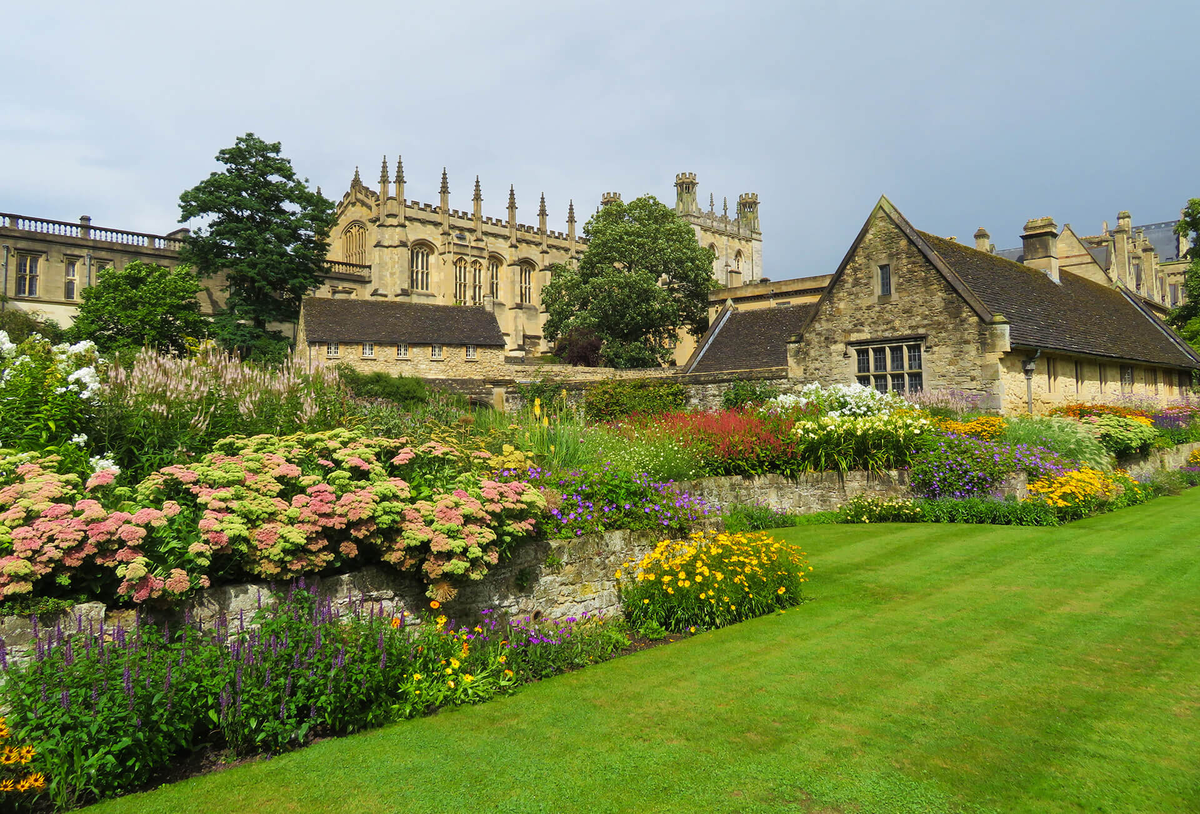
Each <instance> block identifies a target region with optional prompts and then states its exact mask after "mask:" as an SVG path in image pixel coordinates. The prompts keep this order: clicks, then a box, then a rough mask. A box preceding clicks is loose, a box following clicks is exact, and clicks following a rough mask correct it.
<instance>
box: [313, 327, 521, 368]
mask: <svg viewBox="0 0 1200 814" xmlns="http://www.w3.org/2000/svg"><path fill="white" fill-rule="evenodd" d="M303 339H304V335H303V333H302V332H301V333H300V334H298V336H297V341H296V348H297V352H298V353H299V354H303V355H304V356H305V358H306V360H307V361H312V360H317V359H319V360H322V361H324V362H326V363H328V364H337V363H339V362H347V363H349V364H350V365H351V366H352V367H353V368H355V369H356V370H360V371H362V372H363V373H375V372H376V371H380V372H383V373H388V374H391V375H392V376H419V377H421V378H422V379H484V380H492V379H509V378H511V377H512V365H509V364H507V363H506V361H505V354H504V348H500V347H486V346H478V345H471V346H467V345H462V344H444V345H440V347H441V356H440V358H439V357H438V356H437V355H435V353H434V345H432V344H428V345H415V344H404V345H400V344H399V343H395V344H384V343H376V342H332V343H330V342H313V343H311V344H310V343H307V342H303V341H302V340H303ZM469 349H470V350H469ZM401 350H403V353H404V355H401V352H400V351H401ZM470 354H474V358H472V357H471V355H470Z"/></svg>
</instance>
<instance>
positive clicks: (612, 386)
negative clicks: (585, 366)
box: [583, 379, 686, 421]
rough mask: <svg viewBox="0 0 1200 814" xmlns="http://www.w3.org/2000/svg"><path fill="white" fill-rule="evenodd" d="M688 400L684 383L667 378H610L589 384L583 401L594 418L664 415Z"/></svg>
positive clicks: (590, 415)
mask: <svg viewBox="0 0 1200 814" xmlns="http://www.w3.org/2000/svg"><path fill="white" fill-rule="evenodd" d="M685 402H686V395H685V393H684V390H683V385H681V384H680V383H679V382H673V381H666V380H663V379H609V380H606V381H602V382H598V383H596V384H594V385H592V386H591V387H589V388H588V390H587V393H586V394H585V395H584V400H583V404H584V410H585V412H586V413H587V417H588V418H589V419H591V420H593V421H616V420H618V419H622V418H626V417H628V416H631V415H660V414H662V413H669V412H672V411H674V410H680V409H682V408H683V406H684V404H685Z"/></svg>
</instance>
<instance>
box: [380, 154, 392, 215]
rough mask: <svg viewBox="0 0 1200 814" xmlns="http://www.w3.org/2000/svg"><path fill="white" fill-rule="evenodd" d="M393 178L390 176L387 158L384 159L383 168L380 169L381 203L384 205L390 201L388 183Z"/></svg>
mask: <svg viewBox="0 0 1200 814" xmlns="http://www.w3.org/2000/svg"><path fill="white" fill-rule="evenodd" d="M391 180H392V178H391V176H390V175H388V165H387V156H386V155H385V156H384V157H383V166H382V167H380V168H379V202H380V204H381V205H382V203H383V202H384V201H386V200H387V199H388V191H389V190H388V182H389V181H391Z"/></svg>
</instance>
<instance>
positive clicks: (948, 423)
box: [933, 415, 1008, 441]
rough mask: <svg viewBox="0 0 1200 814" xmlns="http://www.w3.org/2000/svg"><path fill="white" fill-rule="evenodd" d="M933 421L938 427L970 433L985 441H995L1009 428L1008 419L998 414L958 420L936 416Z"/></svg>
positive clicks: (948, 430)
mask: <svg viewBox="0 0 1200 814" xmlns="http://www.w3.org/2000/svg"><path fill="white" fill-rule="evenodd" d="M933 423H934V424H935V425H936V426H937V428H938V429H940V430H943V431H944V432H948V433H952V434H954V435H969V436H971V437H972V438H981V439H983V440H984V441H995V440H996V439H998V438H999V437H1000V436H1002V435H1003V434H1004V430H1005V429H1007V428H1008V421H1006V420H1005V419H1003V418H1001V417H1000V416H996V415H984V416H976V417H974V418H969V419H965V420H963V421H956V420H954V419H950V418H935V419H933Z"/></svg>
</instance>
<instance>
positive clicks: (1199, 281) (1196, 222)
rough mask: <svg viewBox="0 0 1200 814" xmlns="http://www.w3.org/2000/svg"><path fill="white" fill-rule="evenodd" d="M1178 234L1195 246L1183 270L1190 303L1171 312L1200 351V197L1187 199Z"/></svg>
mask: <svg viewBox="0 0 1200 814" xmlns="http://www.w3.org/2000/svg"><path fill="white" fill-rule="evenodd" d="M1175 234H1177V235H1179V236H1181V237H1186V238H1187V239H1188V242H1189V243H1190V244H1191V247H1190V248H1189V249H1188V251H1187V256H1188V259H1189V260H1191V261H1192V262H1191V263H1189V264H1188V267H1187V269H1186V270H1184V273H1183V290H1184V292H1186V294H1187V302H1185V303H1183V304H1182V305H1180V306H1179V307H1178V308H1176V309H1175V310H1174V311H1172V312H1171V317H1170V323H1171V325H1173V326H1174V327H1175V329H1176V330H1178V331H1179V335H1180V336H1182V337H1183V338H1184V339H1186V340H1187V341H1188V343H1189V344H1191V345H1192V347H1194V348H1196V349H1197V350H1200V198H1192V199H1191V200H1190V201H1188V202H1187V206H1185V207H1184V208H1183V213H1182V216H1181V217H1180V219H1179V223H1178V224H1176V226H1175Z"/></svg>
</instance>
